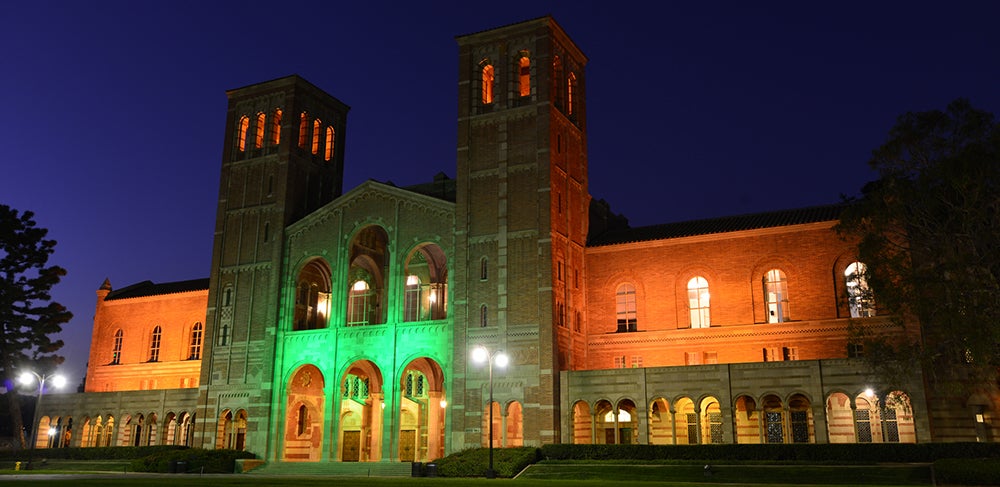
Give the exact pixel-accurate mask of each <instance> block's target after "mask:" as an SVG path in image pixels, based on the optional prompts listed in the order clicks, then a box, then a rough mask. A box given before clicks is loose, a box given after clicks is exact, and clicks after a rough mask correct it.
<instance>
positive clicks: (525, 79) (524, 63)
mask: <svg viewBox="0 0 1000 487" xmlns="http://www.w3.org/2000/svg"><path fill="white" fill-rule="evenodd" d="M517 92H518V95H520V96H530V95H531V59H529V58H528V53H527V52H524V51H522V52H521V57H520V58H518V60H517Z"/></svg>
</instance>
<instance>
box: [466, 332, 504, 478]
mask: <svg viewBox="0 0 1000 487" xmlns="http://www.w3.org/2000/svg"><path fill="white" fill-rule="evenodd" d="M472 360H473V361H474V362H476V363H480V364H481V363H483V362H486V363H487V364H488V368H489V372H490V403H489V408H490V466H489V468H488V469H486V478H488V479H495V478H496V477H497V474H496V472H495V471H494V470H493V366H494V365H496V366H497V367H500V368H504V367H507V364H508V363H509V362H510V357H508V356H507V354H505V353H503V352H502V351H499V350H496V351H493V352H490V350H489V349H488V348H486V347H484V346H482V345H479V346H477V347H476V348H474V349H472Z"/></svg>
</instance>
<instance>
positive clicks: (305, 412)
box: [296, 404, 309, 436]
mask: <svg viewBox="0 0 1000 487" xmlns="http://www.w3.org/2000/svg"><path fill="white" fill-rule="evenodd" d="M308 427H309V408H307V407H306V405H305V404H303V405H301V406H299V421H298V428H296V430H297V431H296V434H298V435H299V436H302V435H304V434H306V428H308Z"/></svg>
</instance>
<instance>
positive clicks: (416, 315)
mask: <svg viewBox="0 0 1000 487" xmlns="http://www.w3.org/2000/svg"><path fill="white" fill-rule="evenodd" d="M420 290H421V289H420V278H419V277H417V276H415V275H413V274H410V275H409V276H406V291H405V294H404V296H403V321H417V320H419V319H420Z"/></svg>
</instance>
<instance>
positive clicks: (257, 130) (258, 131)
mask: <svg viewBox="0 0 1000 487" xmlns="http://www.w3.org/2000/svg"><path fill="white" fill-rule="evenodd" d="M264 124H265V117H264V112H260V113H258V114H257V126H256V127H254V138H253V147H254V148H255V149H260V148H261V147H264Z"/></svg>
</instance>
